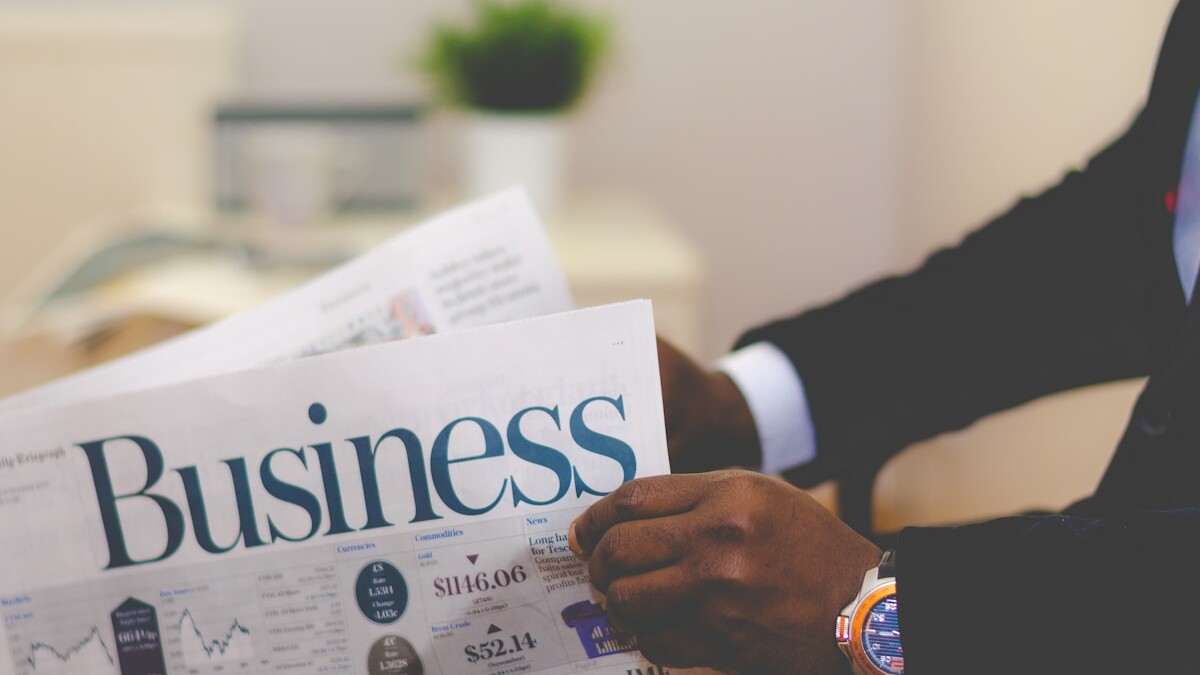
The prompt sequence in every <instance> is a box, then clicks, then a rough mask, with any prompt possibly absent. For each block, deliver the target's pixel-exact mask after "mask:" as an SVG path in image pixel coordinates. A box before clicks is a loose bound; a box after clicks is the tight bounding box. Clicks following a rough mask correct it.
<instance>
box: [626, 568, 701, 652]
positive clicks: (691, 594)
mask: <svg viewBox="0 0 1200 675" xmlns="http://www.w3.org/2000/svg"><path fill="white" fill-rule="evenodd" d="M689 577H690V575H688V574H687V573H686V572H685V571H684V569H683V568H682V567H680V566H677V565H672V566H670V567H664V568H661V569H656V570H652V571H649V572H645V573H642V574H637V575H634V576H629V577H621V578H619V579H616V580H615V581H613V582H612V584H610V585H609V587H608V592H607V593H606V594H605V600H604V607H605V609H606V610H607V612H608V615H609V616H610V617H612V618H613V620H614V621H616V622H617V623H618V624H620V625H621V626H623V627H625V628H627V629H629V630H631V631H633V632H634V633H637V634H639V635H641V634H642V633H650V632H654V631H658V630H661V629H663V628H664V627H667V626H670V625H673V624H676V623H679V622H680V621H683V620H684V619H685V618H690V617H691V615H692V614H694V613H695V611H696V608H697V606H698V605H699V603H700V602H701V601H702V600H703V598H701V597H700V594H698V593H697V592H696V588H695V583H694V581H693V580H692V579H690V578H689Z"/></svg>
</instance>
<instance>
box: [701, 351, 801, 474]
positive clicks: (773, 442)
mask: <svg viewBox="0 0 1200 675" xmlns="http://www.w3.org/2000/svg"><path fill="white" fill-rule="evenodd" d="M717 369H718V370H720V371H721V372H723V373H725V374H726V375H728V376H729V379H731V380H733V383H734V384H736V385H737V388H738V389H739V390H740V391H741V392H742V396H743V397H744V398H745V399H746V404H747V405H749V407H750V414H751V415H752V416H753V417H754V426H755V428H756V429H758V438H759V440H760V441H761V442H762V466H761V467H760V468H759V470H760V471H762V472H763V473H779V472H780V471H784V470H786V469H791V468H793V467H797V466H800V465H801V464H807V463H808V462H811V461H812V460H814V459H816V457H817V438H816V432H815V431H814V430H813V422H812V414H811V413H810V412H809V410H808V396H807V395H806V394H805V393H804V382H802V381H801V379H800V376H799V375H798V374H797V373H796V368H795V366H793V365H792V362H791V359H789V358H788V357H787V355H786V354H784V353H783V351H782V350H780V349H779V347H776V346H775V345H773V344H771V343H770V342H756V343H754V344H752V345H747V346H745V347H742V348H741V349H739V350H737V351H735V352H732V353H730V354H727V355H725V356H724V357H722V358H721V359H720V360H719V361H717Z"/></svg>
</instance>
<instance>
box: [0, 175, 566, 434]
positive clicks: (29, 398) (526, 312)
mask: <svg viewBox="0 0 1200 675" xmlns="http://www.w3.org/2000/svg"><path fill="white" fill-rule="evenodd" d="M571 307H572V304H571V297H570V293H569V292H568V290H567V285H566V281H565V280H564V278H563V275H562V271H561V270H560V269H559V267H558V262H557V260H556V259H555V257H554V254H553V252H552V251H551V249H550V244H549V242H548V241H547V240H546V236H545V233H544V232H543V231H542V229H541V225H540V222H539V220H538V218H537V215H536V213H535V212H534V210H533V207H532V206H531V205H530V202H529V199H528V198H527V197H526V196H525V193H524V192H523V191H522V190H520V189H513V190H508V191H506V192H502V193H499V194H497V195H495V196H493V197H489V198H485V199H482V200H479V201H477V202H473V203H471V204H468V205H465V206H462V207H459V208H457V209H454V210H452V211H448V212H446V213H445V214H442V215H440V216H438V217H436V218H434V219H432V220H430V221H428V222H426V223H425V224H423V225H421V226H418V227H415V228H412V229H410V230H408V231H406V232H404V233H402V234H400V235H398V236H396V237H394V238H393V239H392V240H390V241H389V242H387V243H385V244H383V245H382V246H379V247H378V248H376V249H373V250H372V251H370V252H368V253H366V254H365V255H363V256H360V257H359V258H357V259H356V260H354V261H352V262H350V263H347V264H345V265H343V266H341V267H339V268H337V269H335V270H334V271H332V272H330V273H328V274H325V275H324V276H322V277H319V278H318V279H316V280H314V281H311V282H309V283H308V284H305V285H304V286H301V287H300V288H297V289H295V290H293V291H291V292H289V293H286V294H284V295H282V296H280V297H279V298H277V299H275V300H273V301H271V302H268V303H266V304H264V305H262V306H260V307H258V308H256V309H254V310H251V311H248V312H244V313H242V314H239V315H237V316H234V317H231V318H230V319H227V320H225V321H222V322H219V323H217V324H214V325H212V326H210V327H207V328H203V329H200V330H197V331H194V332H192V333H189V334H187V335H184V336H181V337H180V338H177V339H175V340H171V341H168V342H166V343H163V344H162V345H160V346H157V347H154V348H151V349H148V350H144V351H142V352H139V353H137V354H136V355H133V356H130V357H127V358H124V359H119V360H117V361H114V362H112V363H109V364H105V365H102V366H99V367H96V368H92V369H90V370H88V371H85V372H84V373H81V374H79V375H76V376H73V377H68V378H65V379H62V380H58V381H56V382H53V383H51V384H49V385H46V386H43V387H39V388H36V389H33V390H31V391H28V392H25V393H22V394H18V395H16V396H12V397H9V398H7V399H4V400H0V415H3V414H5V413H7V412H12V411H15V410H21V409H26V408H31V407H39V406H46V405H59V404H63V403H68V402H72V401H79V400H83V399H87V398H92V397H96V396H109V395H111V394H114V393H116V392H121V391H129V390H131V389H137V388H142V387H147V386H153V385H159V384H168V383H172V382H182V381H184V380H188V379H192V378H197V377H204V376H208V375H214V374H218V373H228V372H233V371H237V370H242V369H245V368H250V367H253V366H259V365H263V364H267V363H275V362H280V361H285V360H289V359H293V358H297V357H301V356H309V355H314V354H322V353H327V352H332V351H336V350H338V349H342V348H346V347H353V346H361V345H366V344H374V343H378V342H383V341H388V340H399V339H404V338H408V337H414V336H419V335H428V334H431V333H441V332H446V331H449V330H455V329H460V328H470V327H474V326H481V325H485V324H490V323H498V322H502V321H508V320H511V319H517V318H524V317H530V316H539V315H543V314H551V313H554V312H561V311H564V310H567V309H570V308H571Z"/></svg>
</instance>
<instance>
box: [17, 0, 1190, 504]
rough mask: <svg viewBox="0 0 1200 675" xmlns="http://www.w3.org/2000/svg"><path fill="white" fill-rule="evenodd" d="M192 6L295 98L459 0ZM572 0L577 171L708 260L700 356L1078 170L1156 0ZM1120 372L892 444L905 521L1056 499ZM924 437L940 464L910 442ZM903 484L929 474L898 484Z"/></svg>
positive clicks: (581, 179) (1110, 125)
mask: <svg viewBox="0 0 1200 675" xmlns="http://www.w3.org/2000/svg"><path fill="white" fill-rule="evenodd" d="M51 1H57V0H41V2H40V4H45V3H46V2H51ZM9 4H14V3H12V2H10V3H9ZM93 4H97V5H98V4H101V3H93ZM210 4H212V5H218V6H222V7H224V8H226V9H228V10H229V11H230V12H231V13H232V14H233V15H235V16H236V18H237V19H238V22H239V24H240V31H241V36H240V46H239V48H238V57H239V58H238V60H237V66H236V72H235V73H234V76H233V82H234V90H235V91H236V92H238V93H241V94H244V95H252V96H259V95H261V96H286V97H292V98H305V99H313V100H322V99H338V98H345V97H372V96H396V95H406V94H413V95H421V93H422V92H423V90H422V87H421V83H420V80H419V78H418V77H417V76H416V75H415V74H414V73H413V72H412V71H411V69H409V68H407V67H406V64H407V62H408V59H409V58H411V55H412V54H413V53H415V52H416V51H417V49H418V47H419V45H420V44H421V42H422V40H423V39H424V38H425V36H426V35H427V32H428V30H429V27H430V24H431V22H432V21H434V20H435V19H441V18H457V17H462V16H465V15H466V14H467V12H468V9H469V7H470V5H469V3H468V2H467V1H466V0H436V1H435V0H405V1H404V2H396V1H395V0H221V2H213V3H210ZM581 4H586V5H588V6H590V7H594V8H597V9H601V10H603V11H605V12H607V13H609V14H610V15H611V16H612V17H613V19H614V22H615V24H616V27H617V36H616V37H617V44H616V48H615V50H614V53H615V55H614V58H613V60H612V63H611V64H610V68H608V69H607V71H606V72H605V73H604V74H603V76H602V78H601V80H600V82H599V83H598V86H597V87H596V89H595V90H594V91H593V92H592V95H591V96H590V98H589V99H588V100H586V101H585V103H584V106H583V108H582V110H581V111H580V112H581V114H580V115H579V116H578V117H577V118H576V119H575V122H574V124H575V128H576V132H577V134H576V136H575V142H576V151H575V155H574V158H573V167H572V180H573V182H574V183H575V184H576V185H580V186H618V187H624V188H628V189H631V190H635V191H637V192H638V193H639V194H641V195H643V196H645V197H646V198H647V199H649V200H651V201H653V203H655V204H656V205H657V206H658V207H660V208H661V209H662V210H664V211H665V212H666V213H667V214H669V216H671V218H672V219H673V220H675V221H676V222H677V223H678V224H679V225H680V227H681V228H683V229H684V230H686V232H687V233H688V234H689V235H690V236H691V237H692V238H693V239H694V240H695V242H696V243H697V244H698V246H699V247H700V249H701V250H702V252H703V253H704V255H705V256H706V258H707V261H708V265H709V270H708V288H707V292H706V293H705V299H706V301H705V306H704V308H703V309H704V311H705V316H706V318H705V326H706V328H707V330H706V334H705V340H704V342H703V346H702V348H701V350H700V351H701V352H702V353H700V354H698V356H700V357H701V358H704V359H708V358H712V357H714V356H715V355H717V354H719V353H721V352H722V351H723V350H724V349H725V348H727V346H728V345H729V344H730V343H731V342H732V340H733V339H734V338H735V337H736V335H737V334H738V333H740V332H741V331H742V330H743V329H744V328H746V327H748V326H750V325H752V324H755V323H757V322H760V321H763V320H765V319H767V318H770V317H773V316H776V315H780V314H784V313H789V312H792V311H795V310H796V309H799V308H802V307H806V306H811V305H813V304H815V303H818V302H821V301H824V300H827V299H831V298H833V297H836V296H837V295H839V294H840V293H842V292H844V291H845V290H846V289H848V288H850V287H852V286H853V285H855V284H857V283H859V282H862V281H864V280H867V279H869V278H872V277H875V276H877V275H880V274H883V273H886V272H890V271H898V270H903V269H906V268H909V267H911V266H912V265H914V264H916V263H917V262H918V261H919V260H920V259H921V258H922V257H923V255H924V254H925V253H927V252H928V251H929V250H930V249H931V248H932V247H934V246H935V245H939V244H944V243H949V242H953V241H955V240H956V239H958V238H959V237H960V236H961V235H962V233H963V232H965V231H966V230H968V229H970V228H971V227H974V226H976V225H978V224H980V223H982V222H984V220H985V219H986V218H987V216H989V215H990V214H994V213H996V212H998V211H999V210H1000V209H1002V208H1005V207H1006V206H1007V205H1008V204H1010V203H1011V202H1012V201H1013V199H1014V198H1015V197H1016V195H1017V194H1019V193H1030V192H1035V191H1036V190H1038V189H1039V188H1040V187H1042V186H1045V185H1048V184H1049V183H1051V182H1052V181H1054V180H1056V178H1057V177H1058V176H1060V175H1061V174H1062V173H1063V171H1065V170H1067V169H1068V168H1070V167H1073V166H1078V165H1079V164H1080V163H1081V162H1082V161H1083V160H1084V159H1085V158H1086V157H1087V156H1088V155H1089V154H1090V153H1091V152H1092V151H1093V150H1095V149H1098V148H1099V147H1102V145H1103V144H1104V143H1105V142H1106V141H1107V140H1108V139H1110V138H1112V137H1113V136H1114V135H1115V134H1116V133H1117V132H1118V131H1119V130H1120V129H1121V128H1122V127H1123V125H1124V124H1125V122H1126V121H1128V120H1129V119H1130V117H1131V115H1132V113H1133V112H1134V111H1135V110H1136V108H1137V107H1138V105H1139V104H1140V102H1141V100H1142V99H1143V97H1144V94H1145V91H1146V87H1147V85H1148V82H1149V78H1150V74H1151V72H1152V68H1153V60H1154V55H1155V52H1156V50H1157V46H1158V44H1159V41H1160V39H1161V37H1162V33H1163V30H1164V27H1165V24H1166V21H1167V18H1168V16H1169V13H1170V10H1171V8H1172V7H1173V5H1174V2H1173V0H1140V1H1139V2H1129V1H1128V0H972V1H971V2H962V1H961V0H910V1H909V2H905V3H886V2H867V1H863V0H859V1H852V2H846V1H844V0H755V1H754V2H745V3H730V2H727V1H725V0H655V1H653V2H645V1H639V0H606V1H601V0H587V2H581ZM2 54H3V44H0V55H2ZM0 61H2V58H0ZM3 95H4V96H9V97H11V96H14V95H16V92H14V91H12V90H11V89H10V90H9V91H5V92H4V93H3ZM455 124H456V120H455V117H454V116H453V115H438V116H437V117H435V118H434V120H433V128H432V134H431V138H430V153H429V160H430V162H431V166H430V172H429V173H430V178H429V180H430V181H431V183H432V184H440V183H445V182H449V181H451V180H452V179H453V177H454V176H455V172H456V167H455V165H454V159H453V158H454V153H453V149H454V148H453V144H454V138H455V137H454V129H455ZM8 131H10V132H12V131H13V130H8ZM0 228H3V229H2V230H0V231H2V232H3V241H4V247H5V249H7V250H8V251H10V252H20V251H23V250H26V249H27V248H28V244H29V242H30V241H31V240H32V239H34V238H35V237H34V233H35V231H34V230H31V229H27V228H24V227H22V226H21V224H20V223H14V222H4V223H0ZM10 255H11V253H10ZM0 290H3V289H0ZM1131 387H1132V385H1125V386H1117V387H1110V388H1107V389H1101V390H1098V391H1091V392H1084V393H1081V394H1075V395H1071V396H1067V397H1062V398H1060V399H1058V400H1055V401H1052V402H1050V403H1048V404H1044V405H1042V406H1040V407H1039V406H1035V407H1033V408H1031V409H1028V410H1023V411H1019V412H1017V413H1013V414H1011V415H1008V416H1002V417H1001V418H999V419H998V420H992V421H989V422H987V423H985V424H983V425H978V426H977V427H975V428H973V429H972V430H971V431H969V432H967V434H966V435H963V434H959V435H951V436H948V437H945V438H942V439H938V440H937V441H936V442H934V443H931V444H926V446H924V447H922V448H918V449H916V450H914V451H912V452H910V453H908V455H906V456H905V457H903V458H901V460H900V462H898V467H897V468H896V469H895V470H894V471H892V472H891V473H890V474H889V475H887V476H885V479H884V481H883V485H882V488H881V489H883V490H884V491H885V492H888V493H889V494H891V492H895V494H894V495H892V496H893V497H894V499H895V500H899V503H901V504H902V506H903V508H904V509H905V513H906V514H907V515H906V516H905V517H906V518H907V517H912V518H916V519H918V520H919V519H923V518H924V519H937V518H939V517H943V516H944V515H945V514H946V513H948V511H946V510H945V509H941V510H938V511H937V513H935V512H934V511H935V507H933V506H932V504H933V503H934V501H935V500H941V502H942V503H945V501H946V500H949V501H950V502H952V503H956V504H957V505H958V508H957V510H955V509H950V511H949V512H953V514H954V515H955V516H965V517H970V516H973V515H981V514H982V513H983V512H982V511H980V510H979V508H980V507H978V506H977V500H974V499H973V496H972V494H970V493H971V491H976V492H978V491H979V490H983V491H984V492H987V491H988V490H989V489H991V488H989V487H988V486H990V485H993V484H995V485H1001V484H1002V483H1001V481H990V480H983V481H982V485H983V486H982V487H980V486H979V485H977V484H975V483H974V482H973V480H974V478H978V477H980V476H982V477H985V478H987V477H990V476H995V475H1000V476H1002V477H1007V478H1010V479H1011V481H1010V482H1011V483H1012V484H1015V485H1016V486H1017V487H1016V488H1014V487H1013V486H1012V485H1009V484H1008V483H1004V487H996V488H995V489H994V490H992V491H993V492H995V494H994V495H991V496H994V497H996V499H997V500H999V502H1001V504H1000V505H1001V506H1003V507H1005V508H1007V507H1010V506H1011V507H1015V508H1022V507H1026V506H1034V505H1045V506H1061V503H1057V502H1062V501H1064V500H1065V499H1066V498H1067V497H1068V496H1070V495H1076V494H1082V493H1083V492H1085V491H1087V490H1088V489H1090V488H1091V487H1092V486H1093V485H1094V483H1095V480H1096V477H1097V476H1098V474H1099V471H1100V469H1101V467H1102V466H1103V464H1104V461H1105V458H1106V457H1107V454H1108V452H1109V450H1110V449H1111V447H1112V443H1113V442H1114V441H1115V438H1116V435H1117V433H1119V428H1120V426H1121V425H1122V423H1123V421H1124V418H1125V414H1126V410H1127V408H1126V406H1127V403H1128V400H1129V397H1130V396H1131V392H1132V391H1133V389H1132V388H1131ZM1011 447H1022V448H1026V450H1027V452H1029V453H1039V454H1040V453H1044V452H1054V453H1055V454H1054V456H1055V457H1058V458H1060V459H1061V463H1060V464H1053V465H1052V466H1051V468H1050V470H1048V471H1047V472H1046V475H1044V476H1034V477H1031V476H1028V475H1027V474H1026V473H1024V472H1023V469H1022V468H1021V463H1020V461H1011V460H1010V459H1009V457H1010V455H1008V454H1006V453H1004V452H992V451H993V450H1005V449H1008V448H1011ZM920 455H927V456H932V458H933V460H934V461H926V462H924V464H919V463H918V462H916V461H910V459H909V457H910V456H920ZM919 466H920V467H923V468H918V467H919ZM1081 466H1083V467H1084V468H1083V469H1082V470H1081V469H1080V467H1081ZM913 480H919V481H921V483H920V484H921V485H922V486H923V488H924V489H923V490H920V491H911V490H910V491H907V492H906V493H904V492H902V491H900V490H898V489H896V486H898V485H899V484H900V483H906V484H909V485H911V484H912V481H913ZM1046 502H1050V503H1046ZM939 508H940V507H939ZM993 508H996V506H995V505H994V504H993V505H991V506H988V507H987V509H993Z"/></svg>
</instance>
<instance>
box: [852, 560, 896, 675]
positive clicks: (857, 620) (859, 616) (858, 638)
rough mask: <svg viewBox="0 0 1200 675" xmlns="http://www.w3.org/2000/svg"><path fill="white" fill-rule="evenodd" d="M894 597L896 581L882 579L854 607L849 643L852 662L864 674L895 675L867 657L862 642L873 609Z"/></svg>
mask: <svg viewBox="0 0 1200 675" xmlns="http://www.w3.org/2000/svg"><path fill="white" fill-rule="evenodd" d="M894 595H896V580H895V579H894V578H887V579H881V580H880V581H879V583H878V584H876V585H875V586H873V587H872V588H871V590H869V591H867V592H866V593H865V594H864V595H862V596H861V598H860V599H859V601H858V604H857V605H855V607H854V613H853V614H852V615H851V616H850V634H849V638H850V639H849V640H848V641H847V644H848V646H849V651H850V661H851V662H852V663H853V664H854V665H856V666H857V667H858V668H859V669H860V670H861V671H862V672H865V673H873V674H875V675H895V674H894V673H891V672H888V671H885V670H882V669H880V668H879V666H877V665H875V662H874V661H872V660H871V657H869V656H867V651H866V648H865V647H863V641H862V630H863V626H864V625H865V624H866V622H867V615H868V614H870V611H871V608H872V607H874V606H875V605H876V603H878V602H880V601H881V600H884V599H886V598H888V597H889V596H894Z"/></svg>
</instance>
